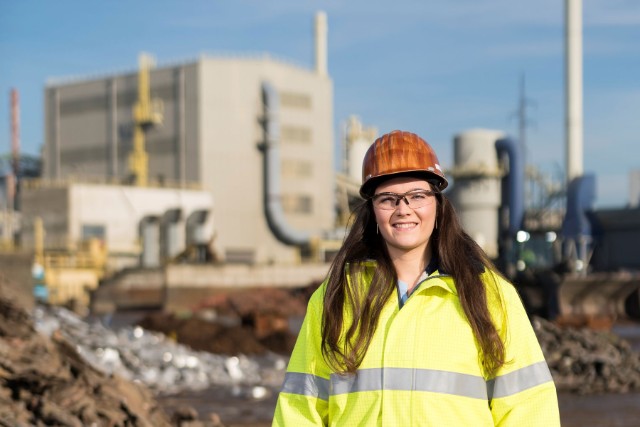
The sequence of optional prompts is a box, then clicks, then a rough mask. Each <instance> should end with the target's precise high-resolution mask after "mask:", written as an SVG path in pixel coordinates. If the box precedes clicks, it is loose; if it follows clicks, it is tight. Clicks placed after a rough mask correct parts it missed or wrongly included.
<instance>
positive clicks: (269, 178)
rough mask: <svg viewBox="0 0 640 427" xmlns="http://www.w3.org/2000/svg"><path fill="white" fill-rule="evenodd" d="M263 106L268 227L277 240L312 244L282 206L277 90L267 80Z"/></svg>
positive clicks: (265, 199)
mask: <svg viewBox="0 0 640 427" xmlns="http://www.w3.org/2000/svg"><path fill="white" fill-rule="evenodd" d="M262 99H263V105H264V117H263V120H264V122H263V126H264V141H263V143H262V144H261V145H260V148H261V150H262V152H263V161H264V167H263V174H264V212H265V217H266V219H267V224H268V225H269V229H270V230H271V232H272V233H273V234H274V235H275V236H276V238H277V239H278V240H280V241H281V242H283V243H285V244H287V245H295V246H309V243H310V240H311V237H310V235H309V234H307V233H304V232H300V231H297V230H294V229H292V228H291V227H290V226H289V224H288V223H287V220H286V217H285V214H284V211H283V209H282V194H281V192H280V147H279V145H280V128H279V122H278V108H279V100H278V92H277V91H276V89H275V88H274V87H273V86H272V85H271V84H270V83H268V82H263V83H262Z"/></svg>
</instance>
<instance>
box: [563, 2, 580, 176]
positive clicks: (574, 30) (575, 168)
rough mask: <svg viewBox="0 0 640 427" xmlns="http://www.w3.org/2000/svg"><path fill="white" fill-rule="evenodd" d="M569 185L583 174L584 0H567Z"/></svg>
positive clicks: (566, 64)
mask: <svg viewBox="0 0 640 427" xmlns="http://www.w3.org/2000/svg"><path fill="white" fill-rule="evenodd" d="M565 6H566V12H565V20H566V23H565V43H566V47H565V48H566V52H565V72H566V77H565V78H566V82H565V88H566V108H567V111H566V138H567V142H566V150H567V151H566V159H565V160H566V169H567V171H566V172H567V184H568V183H569V182H571V180H572V179H574V178H577V177H580V176H582V174H583V153H582V151H583V148H582V147H583V130H582V0H565Z"/></svg>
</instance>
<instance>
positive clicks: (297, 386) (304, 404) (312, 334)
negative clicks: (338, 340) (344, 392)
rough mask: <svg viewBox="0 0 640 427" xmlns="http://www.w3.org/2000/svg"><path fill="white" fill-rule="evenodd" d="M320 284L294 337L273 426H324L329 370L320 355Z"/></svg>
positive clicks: (321, 296)
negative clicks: (293, 344)
mask: <svg viewBox="0 0 640 427" xmlns="http://www.w3.org/2000/svg"><path fill="white" fill-rule="evenodd" d="M323 295H324V285H323V286H321V287H320V288H319V289H318V290H316V292H315V293H314V294H313V295H312V297H311V299H310V301H309V305H308V306H307V313H306V315H305V318H304V321H303V323H302V328H301V329H300V333H299V334H298V339H297V341H296V344H295V347H294V349H293V353H292V354H291V359H290V360H289V366H288V367H287V372H286V374H285V379H284V383H283V386H282V390H281V391H280V394H279V396H278V402H277V405H276V410H275V414H274V418H273V426H296V427H303V426H322V425H327V424H328V400H329V377H330V370H329V368H328V366H327V365H326V363H325V361H324V359H323V357H322V352H321V348H320V346H321V340H322V337H321V329H320V328H321V322H322V299H323Z"/></svg>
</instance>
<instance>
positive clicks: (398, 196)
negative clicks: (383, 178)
mask: <svg viewBox="0 0 640 427" xmlns="http://www.w3.org/2000/svg"><path fill="white" fill-rule="evenodd" d="M411 193H426V195H427V196H428V197H434V198H438V197H440V192H439V191H434V190H426V189H421V188H420V189H413V190H409V191H407V192H405V193H393V192H391V191H385V192H383V193H378V194H374V195H373V196H371V197H369V200H371V205H372V206H373V207H374V208H376V204H375V199H377V198H379V197H380V196H391V197H394V198H395V199H396V204H395V205H394V207H393V209H385V208H383V207H379V206H378V207H377V208H378V209H382V210H383V211H394V210H396V209H398V206H399V205H400V201H401V200H404V202H405V204H406V205H407V206H409V207H410V208H411V209H413V210H415V209H420V208H423V207H425V206H429V205H431V203H433V202H431V203H426V204H425V205H423V206H420V207H418V208H414V207H411V204H410V203H409V200H408V199H407V195H410V194H411Z"/></svg>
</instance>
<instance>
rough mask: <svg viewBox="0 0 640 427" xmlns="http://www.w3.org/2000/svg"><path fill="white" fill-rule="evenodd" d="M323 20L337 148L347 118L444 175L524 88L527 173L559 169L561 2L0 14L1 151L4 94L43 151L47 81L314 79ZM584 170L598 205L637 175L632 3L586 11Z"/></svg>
mask: <svg viewBox="0 0 640 427" xmlns="http://www.w3.org/2000/svg"><path fill="white" fill-rule="evenodd" d="M318 10H323V11H325V12H326V13H327V17H328V24H329V74H330V76H331V78H332V79H333V82H334V121H335V122H334V125H335V140H336V142H338V140H339V138H340V127H341V124H342V123H344V122H345V121H346V119H347V118H348V117H349V115H352V114H355V115H357V116H359V117H360V118H361V120H362V121H363V122H364V124H365V125H368V126H375V127H377V128H378V130H379V131H380V132H386V131H390V130H393V129H405V130H410V131H413V132H416V133H418V134H420V135H421V136H423V137H424V138H425V139H427V140H428V141H429V142H430V143H431V144H432V145H433V146H434V148H435V149H436V151H437V152H438V155H439V157H440V160H441V163H443V164H444V166H445V167H450V166H451V163H452V159H453V143H452V140H453V136H454V135H455V134H457V133H459V132H462V131H465V130H468V129H471V128H478V127H481V128H490V129H499V130H503V131H505V132H507V133H508V134H511V135H513V136H517V133H518V131H517V129H518V127H517V126H518V123H517V121H516V120H515V117H514V114H515V112H516V109H517V103H518V96H519V93H518V92H519V87H518V85H519V79H520V76H521V75H522V74H524V75H525V76H526V85H527V97H528V99H529V100H530V103H529V107H530V108H529V120H530V126H529V128H528V130H527V147H528V151H527V161H528V163H531V164H533V165H534V166H536V167H538V168H539V169H541V170H543V171H545V172H547V173H550V174H553V175H555V176H558V177H559V176H562V175H561V174H562V173H563V170H564V164H565V160H564V114H565V113H564V59H563V53H564V40H563V37H564V35H563V32H564V1H563V0H535V1H534V0H530V1H522V0H455V1H444V0H439V1H435V0H411V1H410V0H397V1H394V2H383V1H372V0H369V1H366V0H355V1H345V0H343V1H338V0H334V1H320V0H318V1H308V0H297V1H296V0H287V1H285V0H270V1H258V0H254V1H249V0H234V1H221V0H219V1H216V0H207V1H205V0H191V1H177V0H175V1H165V0H155V1H142V0H130V1H118V0H116V1H101V2H98V1H93V2H89V1H71V0H57V1H45V0H29V1H18V0H0V58H2V59H1V60H0V94H2V98H3V99H2V100H0V153H4V152H8V151H10V125H9V117H10V113H9V92H10V90H11V88H12V87H15V88H17V89H18V90H19V92H20V98H21V144H22V150H23V151H24V152H26V153H30V154H37V153H38V152H39V150H40V147H41V146H42V144H43V143H44V141H43V104H42V98H43V90H44V87H45V84H46V81H47V79H49V78H55V77H68V76H91V75H101V74H106V73H114V72H119V71H123V70H127V71H131V70H134V69H135V68H136V66H137V57H138V54H139V52H141V51H146V52H150V53H152V54H153V55H155V57H156V59H157V61H158V63H159V64H160V65H162V64H163V63H171V62H175V61H177V60H185V59H193V58H196V57H197V56H198V55H199V54H201V53H208V54H212V55H215V54H217V53H218V54H228V53H261V52H268V53H270V54H271V55H273V56H276V57H279V58H283V59H286V60H288V61H291V62H294V63H297V64H300V65H302V66H308V67H312V66H313V65H312V62H313V37H312V29H313V17H314V14H315V12H316V11H318ZM583 10H584V13H583V19H584V32H583V34H584V41H583V43H584V134H585V139H584V151H585V156H584V168H585V172H590V173H594V174H595V175H596V180H597V194H598V199H597V206H600V207H608V206H613V207H618V206H623V205H625V204H626V203H627V201H628V199H629V196H628V191H629V172H630V171H631V170H634V169H640V1H637V0H584V1H583Z"/></svg>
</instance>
